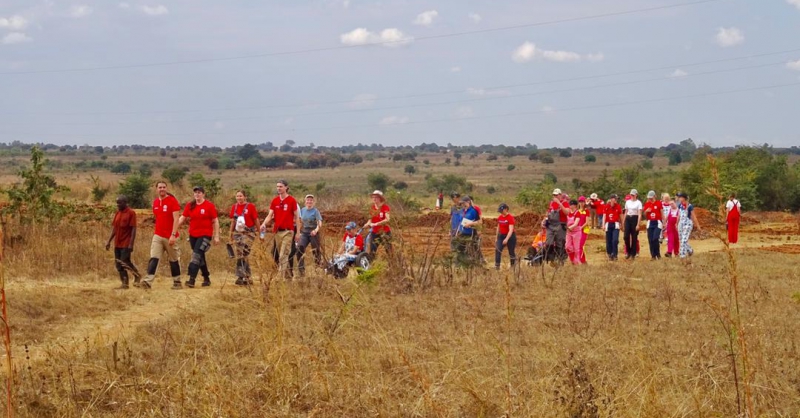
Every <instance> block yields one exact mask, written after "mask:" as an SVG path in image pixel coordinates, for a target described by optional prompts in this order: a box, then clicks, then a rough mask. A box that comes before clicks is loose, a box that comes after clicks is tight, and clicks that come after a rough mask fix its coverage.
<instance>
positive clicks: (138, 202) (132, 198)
mask: <svg viewBox="0 0 800 418" xmlns="http://www.w3.org/2000/svg"><path fill="white" fill-rule="evenodd" d="M150 186H151V185H150V178H149V177H145V176H143V175H142V174H140V173H136V174H131V175H129V176H127V177H125V179H124V180H122V181H121V182H120V183H119V194H121V195H125V197H127V198H128V204H129V205H130V206H131V207H132V208H134V209H144V208H147V207H149V206H150V202H148V201H147V192H149V191H150Z"/></svg>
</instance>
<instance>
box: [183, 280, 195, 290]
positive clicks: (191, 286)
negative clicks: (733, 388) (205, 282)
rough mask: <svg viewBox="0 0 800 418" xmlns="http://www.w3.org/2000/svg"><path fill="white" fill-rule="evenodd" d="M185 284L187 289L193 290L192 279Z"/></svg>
mask: <svg viewBox="0 0 800 418" xmlns="http://www.w3.org/2000/svg"><path fill="white" fill-rule="evenodd" d="M185 284H186V287H188V288H189V289H192V288H194V279H189V280H187V281H186V283H185Z"/></svg>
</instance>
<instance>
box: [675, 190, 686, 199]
mask: <svg viewBox="0 0 800 418" xmlns="http://www.w3.org/2000/svg"><path fill="white" fill-rule="evenodd" d="M675 197H685V198H687V199H688V198H689V195H687V194H686V192H678V193H677V194H676V195H675Z"/></svg>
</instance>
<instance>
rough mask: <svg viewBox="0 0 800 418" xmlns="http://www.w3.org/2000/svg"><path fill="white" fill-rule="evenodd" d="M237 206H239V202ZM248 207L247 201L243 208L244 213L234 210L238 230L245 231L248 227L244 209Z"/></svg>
mask: <svg viewBox="0 0 800 418" xmlns="http://www.w3.org/2000/svg"><path fill="white" fill-rule="evenodd" d="M236 206H239V205H238V204H237V205H236ZM246 208H247V204H246V203H245V205H244V208H243V209H242V213H240V214H238V215H237V214H236V211H235V210H234V212H233V215H234V216H235V217H236V227H235V228H236V232H244V230H245V229H246V228H247V222H246V221H245V220H244V211H245V209H246Z"/></svg>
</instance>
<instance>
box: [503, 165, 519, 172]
mask: <svg viewBox="0 0 800 418" xmlns="http://www.w3.org/2000/svg"><path fill="white" fill-rule="evenodd" d="M515 168H517V166H515V165H514V164H509V165H508V167H506V170H508V171H514V169H515Z"/></svg>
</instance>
